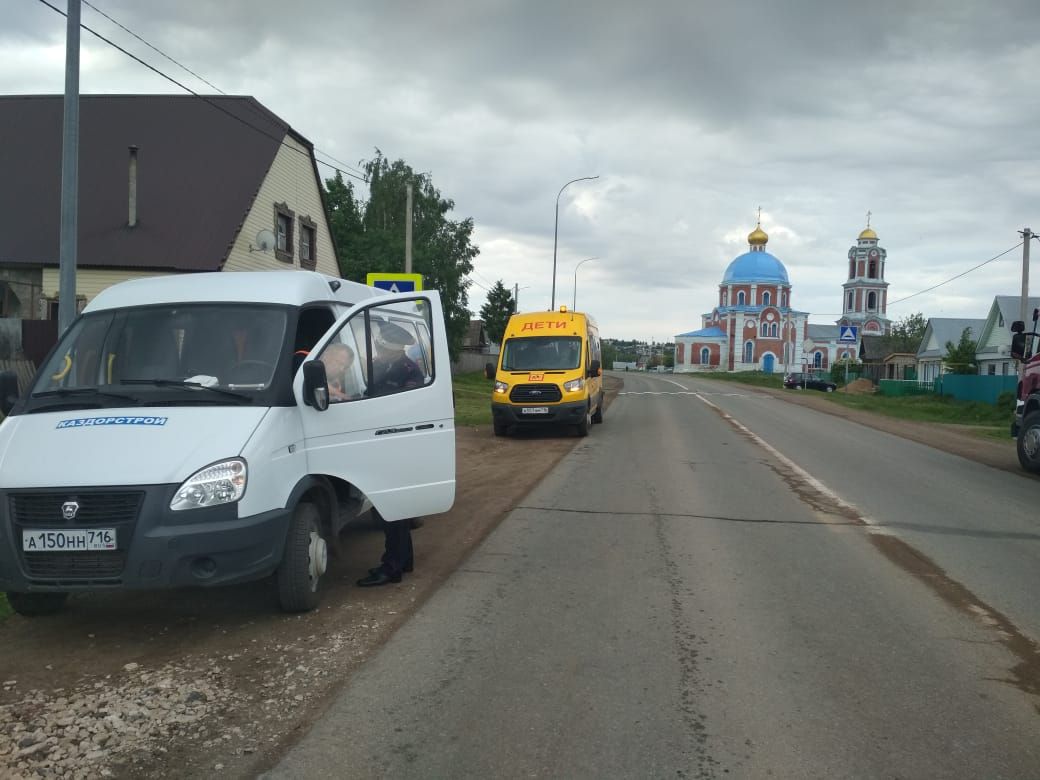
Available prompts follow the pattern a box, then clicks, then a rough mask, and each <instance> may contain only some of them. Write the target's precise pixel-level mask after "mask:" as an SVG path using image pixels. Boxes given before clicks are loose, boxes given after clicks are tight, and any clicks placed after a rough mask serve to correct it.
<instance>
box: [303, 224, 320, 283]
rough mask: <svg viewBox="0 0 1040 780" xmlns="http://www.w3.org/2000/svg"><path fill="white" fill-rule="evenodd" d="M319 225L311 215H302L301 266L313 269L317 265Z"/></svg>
mask: <svg viewBox="0 0 1040 780" xmlns="http://www.w3.org/2000/svg"><path fill="white" fill-rule="evenodd" d="M317 228H318V226H317V225H316V224H315V223H314V220H312V219H311V218H310V217H300V268H306V269H307V270H308V271H313V270H314V269H315V267H317V264H318V261H317V259H316V258H317V254H316V249H317V247H316V246H315V244H316V239H317V236H318V230H317Z"/></svg>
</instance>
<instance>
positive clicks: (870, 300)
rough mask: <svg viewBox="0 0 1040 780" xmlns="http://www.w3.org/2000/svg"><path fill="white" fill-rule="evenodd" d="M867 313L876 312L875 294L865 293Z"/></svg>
mask: <svg viewBox="0 0 1040 780" xmlns="http://www.w3.org/2000/svg"><path fill="white" fill-rule="evenodd" d="M867 311H877V293H876V292H873V291H871V292H869V293H867Z"/></svg>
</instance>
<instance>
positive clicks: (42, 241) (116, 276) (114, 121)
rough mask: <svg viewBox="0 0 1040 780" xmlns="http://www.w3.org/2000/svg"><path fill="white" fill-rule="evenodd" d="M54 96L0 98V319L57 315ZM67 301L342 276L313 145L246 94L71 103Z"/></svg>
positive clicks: (58, 101) (58, 127)
mask: <svg viewBox="0 0 1040 780" xmlns="http://www.w3.org/2000/svg"><path fill="white" fill-rule="evenodd" d="M62 112H63V100H62V97H61V96H3V97H0V127H3V128H4V137H3V144H0V177H2V181H3V182H4V186H3V187H2V188H0V316H2V317H5V318H7V317H14V318H21V319H29V320H32V319H56V318H57V300H58V286H59V269H58V264H59V240H60V208H59V206H60V192H61V158H62ZM79 160H80V163H79V185H80V195H79V214H78V228H79V236H78V242H77V243H78V246H77V272H76V294H77V299H78V301H79V302H80V307H82V306H83V305H85V304H86V303H87V302H88V301H89V300H91V299H92V298H93V297H94V296H96V295H97V294H98V293H99V292H100V291H101V290H103V289H105V288H106V287H109V286H110V285H113V284H115V283H117V282H121V281H124V280H126V279H131V278H137V277H144V276H153V275H158V274H170V273H193V272H200V271H246V270H249V271H255V270H264V269H270V270H275V269H279V270H283V269H286V268H303V269H311V270H317V271H320V272H323V273H326V274H329V275H332V276H340V271H339V267H338V263H337V261H336V252H335V247H334V246H333V240H332V235H331V232H330V230H329V225H328V219H327V211H326V208H325V203H324V190H323V188H322V185H321V180H320V178H319V175H318V168H317V163H316V161H315V158H314V150H313V146H312V145H311V143H310V142H309V141H308V140H307V139H306V138H304V137H303V136H302V135H300V134H299V133H298V132H296V131H295V130H293V129H292V128H291V127H290V126H289V125H288V124H287V123H286V122H285V121H284V120H282V119H280V118H279V117H277V116H275V115H274V114H273V113H271V112H270V111H268V110H267V109H266V108H264V107H263V106H262V105H261V104H260V103H259V102H257V101H256V100H255V99H254V98H251V97H234V96H213V97H197V96H193V95H96V96H83V97H81V98H80V149H79Z"/></svg>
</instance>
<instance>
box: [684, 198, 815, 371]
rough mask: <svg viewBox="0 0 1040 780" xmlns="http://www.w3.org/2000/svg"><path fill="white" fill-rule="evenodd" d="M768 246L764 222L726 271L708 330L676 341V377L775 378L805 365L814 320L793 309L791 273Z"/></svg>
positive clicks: (706, 320)
mask: <svg viewBox="0 0 1040 780" xmlns="http://www.w3.org/2000/svg"><path fill="white" fill-rule="evenodd" d="M768 242H769V236H768V235H766V232H765V231H764V230H762V221H761V217H759V222H758V224H757V225H756V226H755V229H754V230H752V231H751V233H749V234H748V251H747V252H744V253H743V254H742V255H738V256H737V257H735V258H734V259H733V261H732V262H731V263H730V264H729V265H728V266H727V267H726V272H725V273H724V274H723V276H722V283H721V284H720V285H719V295H718V300H717V302H716V306H715V308H714V309H712V310H711V312H709V313H708V314H704V315H702V319H703V322H702V327H701V328H700V329H698V330H694V331H690V332H689V333H680V334H679V335H677V336H676V337H675V370H676V371H689V372H698V371H720V370H721V371H755V370H758V371H765V372H767V373H770V372H773V371H778V370H783V369H784V367H785V366H789V365H790V364H792V363H794V364H797V363H798V362H799V361H800V360H801V357H802V356H801V351H800V345H801V344H802V342H803V340H804V334H805V332H806V327H807V320H808V317H809V315H808V313H807V312H802V311H797V310H795V309H794V308H792V306H791V280H790V278H789V277H788V275H787V268H785V267H784V264H783V263H782V262H780V259H779V258H778V257H776V256H775V255H773V254H771V253H770V252H768V251H766V244H767V243H768Z"/></svg>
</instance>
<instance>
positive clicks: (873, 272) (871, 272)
mask: <svg viewBox="0 0 1040 780" xmlns="http://www.w3.org/2000/svg"><path fill="white" fill-rule="evenodd" d="M867 276H869V277H870V278H871V279H877V262H875V261H874V260H871V261H870V265H869V266H868V270H867Z"/></svg>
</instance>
